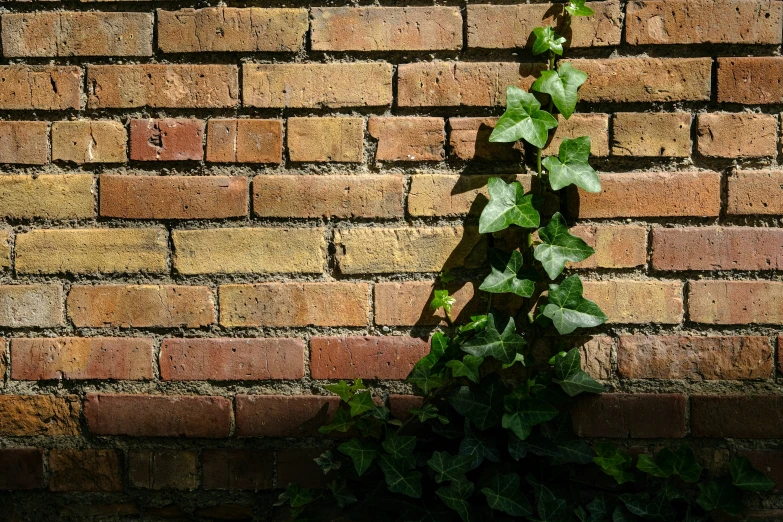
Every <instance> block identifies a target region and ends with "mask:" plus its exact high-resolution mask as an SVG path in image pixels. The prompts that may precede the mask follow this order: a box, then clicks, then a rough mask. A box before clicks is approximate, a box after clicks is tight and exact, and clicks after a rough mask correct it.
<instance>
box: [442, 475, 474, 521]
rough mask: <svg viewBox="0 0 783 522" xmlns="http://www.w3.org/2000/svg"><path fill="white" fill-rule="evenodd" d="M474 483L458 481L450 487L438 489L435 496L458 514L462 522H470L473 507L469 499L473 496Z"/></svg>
mask: <svg viewBox="0 0 783 522" xmlns="http://www.w3.org/2000/svg"><path fill="white" fill-rule="evenodd" d="M473 489H474V486H473V483H472V482H468V481H467V480H458V481H455V482H452V483H451V484H449V485H448V486H444V487H442V488H438V490H437V491H435V494H436V495H438V496H439V497H440V499H441V500H442V501H443V503H444V504H446V505H447V506H448V507H450V508H451V509H453V510H454V511H456V512H457V514H458V515H459V516H460V518H461V519H462V522H470V520H471V518H472V517H471V507H470V503H469V502H468V499H469V498H470V497H471V495H473Z"/></svg>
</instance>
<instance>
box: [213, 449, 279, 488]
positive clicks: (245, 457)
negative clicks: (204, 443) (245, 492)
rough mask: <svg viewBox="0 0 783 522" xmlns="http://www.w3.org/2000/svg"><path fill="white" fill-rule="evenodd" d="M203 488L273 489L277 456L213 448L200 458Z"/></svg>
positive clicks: (250, 451) (271, 452) (256, 451)
mask: <svg viewBox="0 0 783 522" xmlns="http://www.w3.org/2000/svg"><path fill="white" fill-rule="evenodd" d="M201 459H202V473H203V477H204V478H203V487H204V489H227V490H237V489H250V490H254V491H258V490H259V489H272V487H273V486H274V478H275V454H274V452H273V451H269V450H235V449H210V450H204V452H203V453H202V455H201Z"/></svg>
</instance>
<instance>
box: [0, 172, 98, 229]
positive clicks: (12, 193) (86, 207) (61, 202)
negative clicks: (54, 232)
mask: <svg viewBox="0 0 783 522" xmlns="http://www.w3.org/2000/svg"><path fill="white" fill-rule="evenodd" d="M93 193H94V191H93V178H92V176H91V175H89V174H60V175H42V176H38V177H37V178H36V177H33V176H27V175H15V174H11V175H5V176H2V177H0V205H2V206H1V207H0V215H2V216H4V217H9V218H21V219H31V218H43V219H76V218H87V217H92V216H93V215H94V213H95V211H94V210H93V207H94V206H95V204H94V199H95V198H94V195H93Z"/></svg>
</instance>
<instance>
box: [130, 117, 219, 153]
mask: <svg viewBox="0 0 783 522" xmlns="http://www.w3.org/2000/svg"><path fill="white" fill-rule="evenodd" d="M130 158H131V159H132V160H136V161H182V160H196V161H199V160H202V159H203V158H204V122H203V121H202V120H194V119H173V118H164V119H160V120H131V122H130Z"/></svg>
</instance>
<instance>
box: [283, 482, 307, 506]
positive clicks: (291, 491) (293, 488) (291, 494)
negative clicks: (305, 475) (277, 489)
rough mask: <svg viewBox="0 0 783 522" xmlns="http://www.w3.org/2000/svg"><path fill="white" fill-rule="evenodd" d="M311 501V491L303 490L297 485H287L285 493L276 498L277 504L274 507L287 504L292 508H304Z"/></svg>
mask: <svg viewBox="0 0 783 522" xmlns="http://www.w3.org/2000/svg"><path fill="white" fill-rule="evenodd" d="M312 501H313V491H312V490H311V489H308V488H303V487H301V486H299V485H298V484H289V485H288V487H287V488H285V491H284V492H283V493H281V494H280V497H278V502H277V503H275V506H282V505H284V504H286V503H288V505H289V506H291V507H292V508H300V507H302V506H306V505H307V504H309V503H310V502H312Z"/></svg>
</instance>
